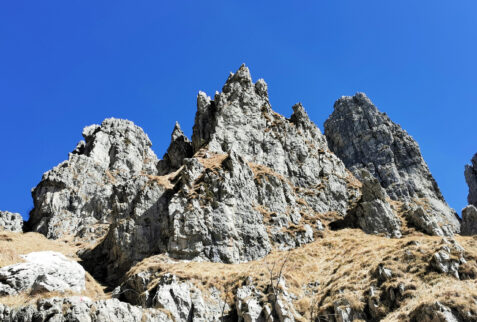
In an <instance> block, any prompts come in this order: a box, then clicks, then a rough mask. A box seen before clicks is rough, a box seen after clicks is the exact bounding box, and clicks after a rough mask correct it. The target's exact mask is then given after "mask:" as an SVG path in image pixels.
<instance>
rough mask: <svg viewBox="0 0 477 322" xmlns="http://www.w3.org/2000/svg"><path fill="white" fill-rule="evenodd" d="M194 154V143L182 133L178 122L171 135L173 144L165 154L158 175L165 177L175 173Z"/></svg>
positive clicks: (159, 164)
mask: <svg viewBox="0 0 477 322" xmlns="http://www.w3.org/2000/svg"><path fill="white" fill-rule="evenodd" d="M192 154H193V147H192V142H191V141H190V140H189V138H188V137H187V136H186V135H185V134H184V132H182V130H181V127H180V125H179V123H178V122H176V124H175V126H174V130H173V131H172V134H171V143H170V145H169V148H168V149H167V152H166V154H164V156H163V158H162V160H161V161H159V163H158V167H157V168H158V174H159V175H163V174H166V173H169V172H173V171H175V170H177V169H179V167H180V166H181V165H182V163H183V162H184V159H185V158H190V157H191V156H192Z"/></svg>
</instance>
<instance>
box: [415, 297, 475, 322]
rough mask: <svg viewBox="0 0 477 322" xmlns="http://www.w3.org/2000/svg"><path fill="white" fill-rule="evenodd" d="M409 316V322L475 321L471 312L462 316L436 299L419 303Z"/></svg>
mask: <svg viewBox="0 0 477 322" xmlns="http://www.w3.org/2000/svg"><path fill="white" fill-rule="evenodd" d="M469 313H470V312H469ZM464 316H465V315H464ZM409 318H410V321H411V322H464V321H475V318H476V316H475V314H473V313H472V314H469V315H467V316H465V317H464V318H462V317H461V316H460V314H459V313H458V312H457V311H456V310H452V309H451V308H450V307H448V306H446V305H444V304H442V303H440V302H438V301H436V302H434V303H424V304H421V305H420V306H419V307H417V308H416V309H414V310H413V311H412V312H411V314H410V316H409Z"/></svg>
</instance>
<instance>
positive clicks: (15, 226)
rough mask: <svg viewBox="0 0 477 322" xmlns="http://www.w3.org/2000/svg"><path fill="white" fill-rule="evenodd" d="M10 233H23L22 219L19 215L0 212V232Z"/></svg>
mask: <svg viewBox="0 0 477 322" xmlns="http://www.w3.org/2000/svg"><path fill="white" fill-rule="evenodd" d="M1 230H6V231H12V232H15V233H20V232H22V231H23V218H22V216H21V215H20V214H17V213H13V212H9V211H0V231H1Z"/></svg>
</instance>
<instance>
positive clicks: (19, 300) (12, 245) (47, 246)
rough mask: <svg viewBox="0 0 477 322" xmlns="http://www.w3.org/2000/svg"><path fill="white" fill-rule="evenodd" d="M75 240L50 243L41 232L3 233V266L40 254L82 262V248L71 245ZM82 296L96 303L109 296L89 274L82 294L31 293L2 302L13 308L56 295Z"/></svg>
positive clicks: (0, 299)
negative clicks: (44, 253)
mask: <svg viewBox="0 0 477 322" xmlns="http://www.w3.org/2000/svg"><path fill="white" fill-rule="evenodd" d="M70 240H72V238H65V239H62V240H50V239H47V238H46V237H45V236H43V235H41V234H39V233H32V232H30V233H25V234H22V233H12V232H6V231H2V232H0V250H1V251H0V267H4V266H8V265H13V264H17V263H20V262H23V259H22V258H21V257H20V255H23V254H28V253H31V252H39V251H54V252H58V253H61V254H63V255H65V256H66V257H68V258H70V259H72V260H76V261H78V260H79V258H78V257H77V256H76V252H77V251H78V249H79V247H78V246H77V245H75V244H72V243H71V242H70ZM69 295H82V296H87V297H89V298H91V299H93V300H95V299H103V298H108V297H109V295H108V294H106V293H105V292H104V287H103V286H102V285H101V284H99V283H98V282H97V281H96V280H95V279H94V278H93V277H92V276H91V275H90V274H89V273H86V290H85V291H83V292H81V293H80V294H74V293H71V292H68V293H58V292H50V293H41V294H36V295H30V294H27V293H24V294H19V295H15V296H4V297H0V303H2V304H6V305H9V306H21V305H24V304H28V303H33V302H35V301H36V300H37V299H39V298H47V297H48V298H50V297H55V296H69Z"/></svg>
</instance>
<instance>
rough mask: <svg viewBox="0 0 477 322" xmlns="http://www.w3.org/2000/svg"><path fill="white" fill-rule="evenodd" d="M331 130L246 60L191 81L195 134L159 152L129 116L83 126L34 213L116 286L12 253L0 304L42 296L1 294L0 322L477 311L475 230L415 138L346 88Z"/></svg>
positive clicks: (34, 224) (32, 223) (376, 316)
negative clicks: (255, 74)
mask: <svg viewBox="0 0 477 322" xmlns="http://www.w3.org/2000/svg"><path fill="white" fill-rule="evenodd" d="M325 134H326V136H325V135H324V134H322V133H321V131H320V130H319V129H318V127H317V126H316V125H315V124H314V123H313V122H312V121H311V120H310V119H309V117H308V115H307V113H306V111H305V109H304V107H303V106H302V105H301V104H300V103H297V104H295V105H294V106H293V113H292V115H291V116H290V118H286V117H284V116H282V115H279V114H277V113H276V112H274V111H273V110H272V108H271V104H270V102H269V98H268V87H267V84H266V83H265V81H264V80H262V79H259V80H257V81H256V82H253V81H252V77H251V75H250V72H249V70H248V68H247V67H245V66H244V65H242V66H241V67H240V68H239V70H238V71H237V72H236V73H231V74H230V76H229V77H228V79H227V81H226V82H225V85H224V86H223V89H222V92H220V93H219V92H217V93H216V94H215V95H214V97H213V99H212V98H210V97H208V96H207V95H206V94H205V93H203V92H199V94H198V96H197V113H196V116H195V124H194V127H193V135H192V138H191V139H189V138H187V136H186V135H185V134H184V133H183V131H182V130H181V128H180V126H179V124H178V123H176V125H175V127H174V129H173V132H172V134H171V143H170V146H169V148H168V149H167V152H166V153H165V154H164V156H163V158H162V159H161V160H159V159H158V158H157V157H156V155H155V154H154V152H153V151H152V149H151V142H150V141H149V139H148V137H147V135H146V134H145V133H144V131H143V130H142V129H141V128H139V127H138V126H136V125H134V124H133V123H132V122H130V121H127V120H119V119H106V120H105V121H103V123H102V124H101V125H92V126H89V127H86V128H85V129H84V131H83V137H84V139H85V140H84V141H81V142H80V143H79V144H78V145H77V147H76V148H75V150H74V151H73V152H71V153H70V154H69V156H68V160H67V161H65V162H63V163H61V164H60V165H58V166H57V167H55V168H54V169H52V170H50V171H49V172H47V173H45V174H44V176H43V178H42V181H41V182H40V183H39V184H38V186H37V187H36V188H35V189H34V190H33V191H32V196H33V199H34V209H33V210H32V212H31V214H30V219H29V221H28V223H27V224H26V226H25V227H26V230H27V231H33V232H39V233H41V234H43V235H45V236H47V237H48V238H50V239H52V240H53V239H54V240H57V242H59V243H65V245H75V249H79V251H78V253H77V254H78V255H79V256H80V257H81V259H82V261H81V265H83V266H84V267H85V268H86V269H87V270H88V271H89V272H90V273H92V274H93V275H94V276H95V277H96V278H98V279H100V280H101V281H102V282H104V283H105V284H106V285H108V288H109V293H108V294H102V293H101V292H102V291H101V292H99V293H101V294H102V295H101V296H91V295H90V296H87V295H85V294H86V293H85V292H87V290H86V291H85V289H84V288H81V287H80V288H79V289H71V287H73V288H74V286H71V285H69V286H70V290H68V287H66V285H64V282H73V281H75V280H77V279H76V278H71V277H68V278H66V279H67V280H65V279H63V280H62V278H63V277H61V276H63V275H62V274H59V273H57V274H56V275H55V272H61V271H62V270H61V269H60V268H55V269H54V270H49V269H46V268H44V267H43V266H44V263H43V262H42V263H39V262H34V263H30V264H31V265H30V264H29V263H14V264H11V262H12V259H11V258H8V260H7V261H6V262H8V263H9V265H7V266H4V267H0V290H1V286H2V285H6V284H5V283H4V282H5V281H6V280H9V281H12V280H18V282H15V283H10V284H8V286H9V287H10V288H9V289H8V290H9V292H4V293H3V294H4V295H5V294H9V296H10V297H7V302H5V303H10V302H8V301H12V300H13V301H14V300H15V297H16V296H22V294H26V295H28V296H35V297H34V298H31V299H29V300H27V301H25V302H24V303H23V304H22V305H13V306H12V305H9V304H0V319H3V320H6V321H25V320H39V321H43V320H48V319H50V320H51V319H52V320H58V321H70V320H80V321H83V320H84V321H109V320H118V321H237V320H238V321H353V320H365V321H377V320H388V321H396V320H400V321H408V320H409V319H411V320H416V321H420V320H423V321H425V320H429V321H472V320H475V319H477V313H476V312H477V307H475V303H477V293H476V292H475V290H474V288H473V283H474V281H475V278H476V277H477V262H476V259H477V251H476V248H475V242H474V240H473V238H472V237H461V236H458V235H456V233H458V232H459V231H460V223H459V222H458V220H457V218H456V216H455V212H454V211H453V210H452V209H450V208H449V207H448V205H447V204H446V203H445V200H444V198H443V197H442V195H441V193H440V191H439V188H438V187H437V184H436V182H435V180H434V179H433V178H432V175H431V174H430V172H429V169H428V167H427V165H426V164H425V162H424V160H423V158H422V156H421V154H420V151H419V147H418V145H417V143H416V142H415V141H414V140H413V139H412V138H411V137H410V136H409V135H408V134H407V133H406V132H405V131H404V130H402V129H401V128H400V127H399V126H398V125H397V124H395V123H393V122H392V121H391V120H389V118H388V117H387V116H386V115H385V114H382V113H380V112H379V111H378V110H377V109H376V108H375V107H374V105H372V103H371V101H370V100H369V99H368V98H367V97H366V96H365V95H364V94H357V95H355V96H354V97H343V98H341V99H340V100H338V101H337V102H336V104H335V111H334V112H333V114H332V115H331V116H330V119H329V120H328V121H327V122H326V123H325ZM332 151H333V152H332ZM335 153H336V154H335ZM467 172H468V170H466V176H467ZM466 209H467V210H465V212H464V213H465V218H464V222H463V224H462V232H466V234H473V233H474V232H473V229H474V228H472V227H473V223H475V221H474V220H475V214H474V210H475V208H474V207H473V206H469V207H468V208H466ZM5 226H7V225H5ZM411 226H412V227H413V228H412V229H409V227H411ZM355 228H359V229H355ZM416 230H417V231H416ZM12 234H13V233H12ZM28 234H32V233H31V232H29V233H28ZM425 234H430V235H440V236H444V235H446V236H448V238H442V239H441V238H439V239H436V238H435V237H429V236H426V235H425ZM454 235H455V236H454ZM12 236H13V235H8V234H6V233H5V234H3V235H2V234H0V246H2V245H3V244H2V243H4V244H8V243H18V242H20V241H19V240H20V239H18V238H16V237H15V238H13V237H12ZM29 236H30V237H31V236H32V235H29ZM30 237H29V238H30ZM390 237H391V238H390ZM45 247H46V246H45ZM8 249H10V250H12V249H27V247H24V246H22V247H16V246H15V245H13V246H11V247H10V248H8ZM60 249H63V248H60ZM22 255H24V253H23V254H22ZM7 256H9V255H7ZM27 257H28V256H27ZM27 257H24V258H27ZM60 257H61V255H60ZM2 259H3V257H2V254H0V263H2ZM53 262H54V261H53ZM27 264H28V265H30V266H31V267H30V266H29V267H28V269H29V271H28V270H23V269H16V268H19V267H20V268H21V267H23V266H25V265H26V266H28V265H27ZM73 264H76V265H77V266H80V265H79V264H78V263H73ZM22 265H23V266H22ZM42 265H43V266H42ZM60 266H61V265H60ZM77 266H75V267H77ZM42 267H43V268H42ZM80 267H81V266H80ZM45 270H46V271H48V272H50V271H51V272H50V273H51V274H50V273H48V272H46V273H45ZM17 271H18V272H23V273H24V274H23V273H22V274H23V275H22V274H20V273H18V274H17V273H16V272H17ZM53 271H55V272H53ZM70 271H71V272H72V271H74V270H69V269H67V272H65V274H64V276H69V275H68V272H70ZM28 272H39V273H38V274H37V273H33V274H30V273H28ZM71 272H70V273H71ZM83 272H84V271H83ZM26 273H28V274H29V275H28V274H27V275H28V276H30V277H28V278H27V277H25V276H24V275H25V274H26ZM2 274H3V275H2ZM49 274H50V275H51V276H50V275H49ZM4 275H5V276H7V275H8V276H7V278H4V279H3V280H2V277H1V276H4ZM83 278H84V275H83ZM86 279H88V276H86ZM31 281H33V282H31ZM37 281H39V282H38V283H37ZM27 282H28V283H27ZM30 282H31V283H30ZM60 282H62V283H63V284H62V283H60ZM90 282H91V281H90ZM2 283H3V284H2ZM78 283H79V284H81V281H80V282H78ZM78 283H76V284H78ZM13 284H14V285H13ZM37 284H38V285H40V284H41V287H36V286H35V285H37ZM60 284H61V285H63V286H65V287H60V286H61V285H60ZM70 284H71V283H70ZM76 284H75V285H76ZM22 285H23V286H24V287H23V286H22ZM13 286H18V287H17V288H16V289H15V288H14V287H13ZM87 288H88V287H87ZM4 289H7V288H6V287H4ZM456 289H458V290H459V292H460V291H462V294H457V295H456V292H455V290H456ZM65 290H67V292H73V293H74V294H73V296H71V295H70V294H64V296H62V297H58V296H57V295H56V293H55V292H58V291H60V292H64V291H65ZM441 292H442V294H441ZM99 293H98V294H99ZM428 294H431V300H430V299H428V298H427V296H429V295H428ZM449 294H451V295H449ZM54 295H56V297H55V296H54ZM0 296H1V295H0ZM107 297H113V299H107ZM0 303H2V297H0ZM462 303H465V304H462Z"/></svg>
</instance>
